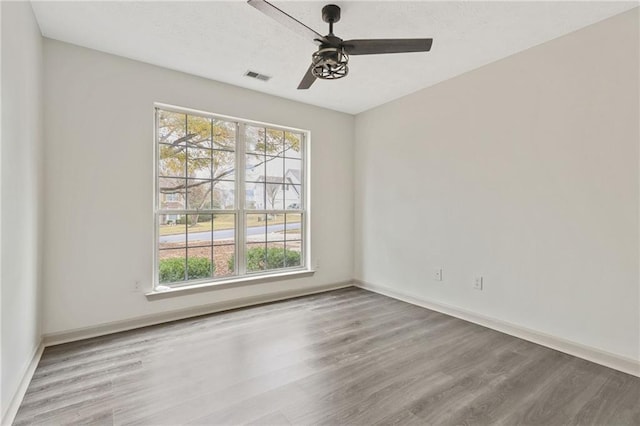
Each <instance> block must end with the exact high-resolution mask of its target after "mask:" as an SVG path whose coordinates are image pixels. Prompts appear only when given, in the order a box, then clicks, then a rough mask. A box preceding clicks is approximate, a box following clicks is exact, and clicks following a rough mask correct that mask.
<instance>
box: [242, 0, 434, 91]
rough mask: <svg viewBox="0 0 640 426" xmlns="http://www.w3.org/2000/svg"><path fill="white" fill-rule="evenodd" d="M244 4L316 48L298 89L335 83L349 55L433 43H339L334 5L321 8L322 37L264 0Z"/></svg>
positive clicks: (417, 48) (414, 48) (427, 40)
mask: <svg viewBox="0 0 640 426" xmlns="http://www.w3.org/2000/svg"><path fill="white" fill-rule="evenodd" d="M247 3H249V4H250V5H251V6H253V7H255V8H256V9H258V10H259V11H260V12H262V13H264V14H265V15H267V16H269V17H270V18H272V19H274V20H276V21H278V22H280V23H281V24H283V25H285V26H286V27H288V28H289V29H291V30H293V31H294V32H296V33H298V34H300V35H302V36H303V37H305V38H307V39H309V38H311V41H313V42H314V43H316V44H318V45H319V48H318V50H317V51H316V52H314V53H313V55H312V56H311V65H310V66H309V69H307V72H306V73H305V75H304V77H303V78H302V81H301V82H300V84H299V85H298V89H308V88H309V87H311V85H312V84H313V83H314V82H315V81H316V79H318V78H319V79H322V80H337V79H339V78H343V77H345V76H346V75H347V74H348V73H349V67H348V65H347V64H348V63H349V55H377V54H383V53H408V52H428V51H429V50H431V44H432V42H433V40H432V39H430V38H418V39H363V40H342V39H341V38H340V37H337V36H335V35H334V34H333V24H335V23H336V22H338V21H340V7H338V6H336V5H335V4H328V5H326V6H325V7H323V8H322V20H323V21H324V22H327V23H328V24H329V34H327V35H326V36H322V35H320V34H319V33H317V32H316V31H314V30H313V29H311V28H309V27H307V26H306V25H305V24H303V23H302V22H300V21H298V20H297V19H295V18H294V17H292V16H290V15H288V14H287V13H285V12H283V11H282V10H280V9H278V8H277V7H276V6H274V5H272V4H271V3H269V2H267V1H265V0H247Z"/></svg>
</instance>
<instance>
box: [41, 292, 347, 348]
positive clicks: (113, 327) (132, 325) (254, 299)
mask: <svg viewBox="0 0 640 426" xmlns="http://www.w3.org/2000/svg"><path fill="white" fill-rule="evenodd" d="M352 286H353V282H352V281H351V280H349V281H343V282H339V283H333V284H325V285H319V286H313V287H305V288H300V289H295V290H287V291H280V292H276V293H269V294H264V295H258V296H249V297H243V298H241V299H234V300H229V301H224V302H219V303H213V304H209V305H204V306H197V307H194V308H187V309H179V310H173V311H168V312H162V313H158V314H152V315H145V316H141V317H137V318H131V319H126V320H122V321H113V322H109V323H105V324H100V325H96V326H91V327H84V328H77V329H74V330H68V331H63V332H59V333H49V334H45V335H43V336H42V340H43V342H44V345H45V346H54V345H59V344H62V343H68V342H74V341H77V340H83V339H89V338H92V337H98V336H104V335H107V334H113V333H119V332H121V331H127V330H133V329H136V328H141V327H147V326H150V325H157V324H162V323H165V322H170V321H176V320H181V319H185V318H191V317H197V316H199V315H207V314H213V313H216V312H222V311H228V310H231V309H238V308H244V307H247V306H253V305H260V304H263V303H269V302H276V301H278V300H285V299H291V298H294V297H300V296H308V295H311V294H316V293H324V292H326V291H332V290H337V289H340V288H345V287H352Z"/></svg>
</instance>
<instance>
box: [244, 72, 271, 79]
mask: <svg viewBox="0 0 640 426" xmlns="http://www.w3.org/2000/svg"><path fill="white" fill-rule="evenodd" d="M244 75H245V76H246V77H251V78H255V79H258V80H261V81H269V79H270V78H271V77H270V76H268V75H264V74H260V73H259V72H255V71H247V72H246V73H244Z"/></svg>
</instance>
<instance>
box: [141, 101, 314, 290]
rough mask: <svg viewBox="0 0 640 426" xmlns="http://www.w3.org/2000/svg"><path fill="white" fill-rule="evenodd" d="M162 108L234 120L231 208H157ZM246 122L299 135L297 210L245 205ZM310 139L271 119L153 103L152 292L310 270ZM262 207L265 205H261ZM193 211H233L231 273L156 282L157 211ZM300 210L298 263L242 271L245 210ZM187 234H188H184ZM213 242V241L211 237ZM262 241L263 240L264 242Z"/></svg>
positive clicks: (157, 279) (287, 274)
mask: <svg viewBox="0 0 640 426" xmlns="http://www.w3.org/2000/svg"><path fill="white" fill-rule="evenodd" d="M159 109H160V110H165V111H170V112H176V113H180V114H189V115H196V116H201V117H205V118H212V119H217V120H222V121H227V122H234V123H235V124H236V147H235V157H236V158H235V170H236V173H235V188H234V190H235V194H234V199H235V205H234V209H233V210H230V209H226V210H221V209H206V210H199V211H198V210H188V209H187V210H162V209H160V208H159V206H160V192H159V186H160V185H159V181H160V178H159V175H160V174H159V170H158V169H159V168H158V165H159V160H160V149H159V143H158V135H157V131H158V110H159ZM247 125H250V126H257V127H265V128H269V129H274V130H282V131H287V132H295V133H298V134H300V135H301V141H300V144H301V150H300V160H301V167H302V170H301V179H302V183H301V188H302V197H301V199H300V205H301V208H300V209H297V210H287V209H286V206H285V205H283V208H284V209H283V210H273V209H266V208H265V209H261V210H257V209H255V210H252V209H249V210H247V209H245V202H246V183H245V172H246V170H245V160H246V138H245V136H246V134H245V128H246V126H247ZM310 141H311V134H310V131H308V130H304V129H298V128H295V127H288V126H282V125H277V124H272V123H265V122H261V121H255V120H248V119H244V118H237V117H232V116H227V115H221V114H215V113H210V112H206V111H201V110H196V109H191V108H184V107H179V106H175V105H169V104H163V103H154V104H153V226H154V231H153V235H154V242H153V291H152V292H151V293H152V294H153V293H155V292H166V291H168V290H177V289H188V288H199V287H203V286H209V285H224V284H235V283H240V284H241V283H251V282H255V283H260V282H264V281H268V278H274V279H277V278H278V277H284V276H295V275H296V274H298V273H302V274H306V273H310V272H313V271H312V270H311V232H310V229H309V228H310V227H309V224H310V196H309V189H310V187H311V185H310V179H309V175H310V173H309V169H310V158H309V151H310V149H309V146H310ZM265 207H266V206H265ZM194 212H199V213H201V214H235V218H236V219H235V226H236V229H235V259H236V262H235V268H236V270H235V274H234V275H230V276H225V277H220V278H215V277H210V278H204V279H199V280H185V281H182V282H174V283H160V282H159V253H160V248H159V240H160V226H159V218H160V216H161V215H166V214H174V215H175V214H178V215H186V214H193V213H194ZM261 213H263V214H287V213H288V214H301V215H302V220H301V224H300V226H301V238H302V243H301V248H300V250H301V253H300V263H301V264H300V266H295V267H289V268H279V269H273V270H264V271H256V272H247V271H246V261H245V260H246V251H247V250H246V246H247V241H246V235H245V233H246V226H245V224H246V217H247V214H261ZM187 237H188V236H187ZM212 244H213V241H212ZM265 245H266V242H265Z"/></svg>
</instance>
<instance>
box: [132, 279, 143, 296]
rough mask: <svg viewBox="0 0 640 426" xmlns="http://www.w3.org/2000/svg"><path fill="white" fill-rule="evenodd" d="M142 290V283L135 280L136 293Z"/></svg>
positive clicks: (134, 290) (134, 288) (134, 289)
mask: <svg viewBox="0 0 640 426" xmlns="http://www.w3.org/2000/svg"><path fill="white" fill-rule="evenodd" d="M140 290H142V284H140V281H135V282H134V283H133V290H132V291H133V292H134V293H140Z"/></svg>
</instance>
